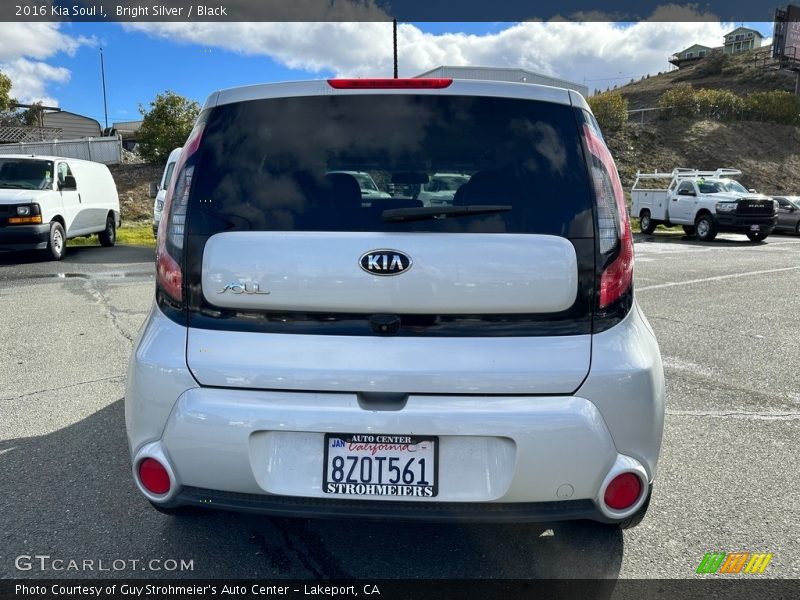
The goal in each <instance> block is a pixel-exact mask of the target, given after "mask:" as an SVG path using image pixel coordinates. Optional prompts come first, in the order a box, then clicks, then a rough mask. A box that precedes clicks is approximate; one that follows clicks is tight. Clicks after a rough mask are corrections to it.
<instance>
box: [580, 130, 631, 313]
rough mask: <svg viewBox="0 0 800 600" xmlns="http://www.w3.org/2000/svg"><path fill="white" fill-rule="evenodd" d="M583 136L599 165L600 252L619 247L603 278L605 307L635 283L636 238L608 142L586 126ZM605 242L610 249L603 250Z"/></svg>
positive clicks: (601, 296) (600, 300)
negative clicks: (632, 231) (634, 238)
mask: <svg viewBox="0 0 800 600" xmlns="http://www.w3.org/2000/svg"><path fill="white" fill-rule="evenodd" d="M583 135H584V138H585V139H586V147H587V149H588V150H589V153H590V154H591V155H592V157H593V159H594V160H596V161H597V162H598V163H599V165H597V166H596V167H595V166H593V167H592V171H593V172H592V183H593V184H594V188H595V195H596V197H597V202H598V212H599V213H600V214H599V220H600V246H601V247H600V250H601V252H606V251H608V250H613V249H614V248H615V246H616V245H617V243H618V244H619V254H618V255H617V257H616V258H615V259H614V261H613V262H612V263H611V264H610V265H608V266H607V267H606V268H605V269H604V270H603V272H602V273H601V275H600V286H599V298H598V306H599V308H606V307H607V306H609V305H610V304H612V303H613V302H614V301H616V300H618V299H619V298H620V297H622V295H623V294H625V293H626V292H627V291H628V290H629V289H630V287H631V284H632V283H633V236H632V234H631V222H630V219H629V218H628V209H627V206H626V205H625V194H624V193H623V191H622V183H621V182H620V180H619V174H618V173H617V167H616V165H615V164H614V159H613V158H612V157H611V153H610V152H609V151H608V147H607V146H606V144H605V142H604V141H603V140H602V139H601V138H600V137H599V136H598V135H597V134H596V133H595V132H594V130H593V129H592V128H591V127H590V126H589V125H588V124H586V123H584V125H583ZM612 207H613V208H616V210H613V208H612ZM614 212H616V215H613V213H614ZM604 243H605V244H607V245H608V248H604Z"/></svg>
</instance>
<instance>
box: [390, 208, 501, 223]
mask: <svg viewBox="0 0 800 600" xmlns="http://www.w3.org/2000/svg"><path fill="white" fill-rule="evenodd" d="M509 210H511V206H510V205H508V204H473V205H472V206H419V207H412V208H389V209H386V210H385V211H383V212H382V213H381V217H382V218H383V220H384V221H389V222H398V221H422V220H425V219H446V218H449V217H463V216H468V215H486V214H491V213H499V212H508V211H509Z"/></svg>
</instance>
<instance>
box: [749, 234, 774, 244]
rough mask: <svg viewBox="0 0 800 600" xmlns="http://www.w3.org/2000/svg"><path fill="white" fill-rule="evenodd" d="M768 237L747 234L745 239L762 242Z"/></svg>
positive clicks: (765, 235)
mask: <svg viewBox="0 0 800 600" xmlns="http://www.w3.org/2000/svg"><path fill="white" fill-rule="evenodd" d="M768 235H769V234H768V233H750V232H748V233H747V237H748V239H749V240H750V241H751V242H763V241H764V240H765V239H767V236H768Z"/></svg>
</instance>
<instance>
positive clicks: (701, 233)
mask: <svg viewBox="0 0 800 600" xmlns="http://www.w3.org/2000/svg"><path fill="white" fill-rule="evenodd" d="M694 234H695V236H697V239H698V240H700V241H701V242H710V241H712V240H713V239H714V238H715V237H717V228H716V226H715V225H714V219H712V218H711V215H700V216H699V217H697V220H696V221H695V222H694Z"/></svg>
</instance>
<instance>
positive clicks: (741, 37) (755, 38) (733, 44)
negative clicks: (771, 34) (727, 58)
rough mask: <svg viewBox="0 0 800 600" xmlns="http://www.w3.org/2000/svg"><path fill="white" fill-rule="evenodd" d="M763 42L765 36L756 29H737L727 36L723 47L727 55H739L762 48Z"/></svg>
mask: <svg viewBox="0 0 800 600" xmlns="http://www.w3.org/2000/svg"><path fill="white" fill-rule="evenodd" d="M763 42H764V36H763V35H761V34H760V33H759V32H758V31H756V30H755V29H750V28H749V27H737V28H736V29H734V30H733V31H731V32H730V33H726V34H725V43H724V44H723V46H722V51H723V52H724V53H725V54H739V53H740V52H747V51H748V50H752V49H753V48H760V47H761V44H762V43H763Z"/></svg>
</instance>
